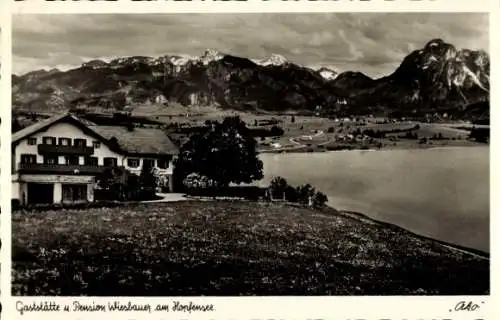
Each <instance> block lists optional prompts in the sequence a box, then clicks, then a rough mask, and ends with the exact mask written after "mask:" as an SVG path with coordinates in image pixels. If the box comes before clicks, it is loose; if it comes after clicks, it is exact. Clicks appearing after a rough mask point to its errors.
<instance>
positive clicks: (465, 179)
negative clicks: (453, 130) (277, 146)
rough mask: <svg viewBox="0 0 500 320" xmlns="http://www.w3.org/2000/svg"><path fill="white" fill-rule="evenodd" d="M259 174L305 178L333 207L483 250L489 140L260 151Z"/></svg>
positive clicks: (486, 247)
mask: <svg viewBox="0 0 500 320" xmlns="http://www.w3.org/2000/svg"><path fill="white" fill-rule="evenodd" d="M260 157H261V159H262V160H263V162H264V179H263V180H262V181H261V182H260V184H261V185H268V183H269V181H270V180H271V179H272V177H275V176H282V177H284V178H286V179H287V180H288V181H289V182H290V183H291V184H294V185H295V184H304V183H310V184H312V185H313V186H315V187H316V188H317V189H319V190H321V191H323V192H324V193H326V194H327V195H328V198H329V204H330V205H332V206H333V207H335V208H337V209H341V210H351V211H357V212H361V213H364V214H366V215H368V216H370V217H372V218H375V219H378V220H382V221H386V222H390V223H394V224H397V225H399V226H401V227H403V228H406V229H409V230H411V231H414V232H416V233H418V234H422V235H425V236H430V237H433V238H436V239H440V240H443V241H447V242H451V243H455V244H458V245H462V246H467V247H472V248H476V249H480V250H484V251H488V252H489V148H488V147H464V148H461V147H454V148H436V149H425V150H382V151H345V152H325V153H295V154H294V153H289V154H261V155H260Z"/></svg>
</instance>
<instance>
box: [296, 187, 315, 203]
mask: <svg viewBox="0 0 500 320" xmlns="http://www.w3.org/2000/svg"><path fill="white" fill-rule="evenodd" d="M315 192H316V190H315V189H314V188H313V187H312V186H311V185H310V184H309V183H308V184H305V185H302V186H298V187H297V195H298V202H299V203H302V204H309V199H312V197H313V196H314V194H315Z"/></svg>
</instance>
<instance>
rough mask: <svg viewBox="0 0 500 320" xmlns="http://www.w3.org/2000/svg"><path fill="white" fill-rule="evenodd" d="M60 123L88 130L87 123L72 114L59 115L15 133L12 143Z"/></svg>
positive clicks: (95, 134) (94, 133)
mask: <svg viewBox="0 0 500 320" xmlns="http://www.w3.org/2000/svg"><path fill="white" fill-rule="evenodd" d="M61 122H69V123H72V124H74V125H76V126H78V127H80V128H82V129H84V130H90V129H89V123H88V121H85V120H83V119H80V118H78V117H76V116H74V115H72V114H61V115H57V116H53V117H50V118H48V119H45V120H42V121H39V122H37V123H34V124H32V125H30V126H28V127H26V128H24V129H22V130H20V131H17V132H16V133H14V134H13V135H12V143H17V142H18V141H20V140H22V139H24V138H27V137H29V136H32V135H34V134H36V133H38V132H40V131H44V130H45V129H47V128H49V127H51V126H53V125H55V124H57V123H61ZM90 134H93V135H94V136H97V137H99V138H101V139H104V138H103V137H100V136H99V135H98V134H97V133H96V132H90Z"/></svg>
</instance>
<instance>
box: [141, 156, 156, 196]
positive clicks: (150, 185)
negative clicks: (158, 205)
mask: <svg viewBox="0 0 500 320" xmlns="http://www.w3.org/2000/svg"><path fill="white" fill-rule="evenodd" d="M139 185H140V188H141V189H142V190H144V191H147V192H152V193H154V191H155V189H156V177H155V175H154V172H153V167H152V165H151V163H150V162H149V161H143V162H142V169H141V174H140V176H139Z"/></svg>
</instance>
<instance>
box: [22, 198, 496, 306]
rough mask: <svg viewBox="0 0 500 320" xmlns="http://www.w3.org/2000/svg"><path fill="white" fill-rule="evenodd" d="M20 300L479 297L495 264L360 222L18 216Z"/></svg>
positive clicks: (235, 216)
mask: <svg viewBox="0 0 500 320" xmlns="http://www.w3.org/2000/svg"><path fill="white" fill-rule="evenodd" d="M12 228H13V230H12V234H13V239H12V252H13V284H12V290H13V292H12V294H13V295H96V296H126V295H134V296H155V295H156V296H164V295H170V296H176V295H188V296H189V295H223V296H224V295H236V296H237V295H410V294H426V295H434V294H445V295H474V294H488V292H489V258H485V257H481V256H479V255H476V254H471V253H468V252H465V251H463V250H459V249H455V248H452V247H450V246H445V245H442V244H439V243H437V242H435V241H432V240H429V239H425V238H422V237H419V236H416V235H414V234H412V233H410V232H408V231H405V230H403V229H400V228H397V227H394V226H391V225H386V224H380V223H377V222H374V221H373V220H369V219H367V218H366V217H363V216H359V215H357V214H350V213H342V212H337V211H335V210H333V209H330V208H326V209H323V210H320V211H319V210H313V209H310V208H306V207H300V206H293V205H289V204H282V203H267V202H244V201H234V202H233V201H213V202H210V203H207V202H201V201H186V202H178V203H156V204H130V205H124V206H123V207H119V208H92V209H87V210H85V211H79V210H76V209H74V210H70V209H65V210H59V211H45V212H14V213H13V217H12Z"/></svg>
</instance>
